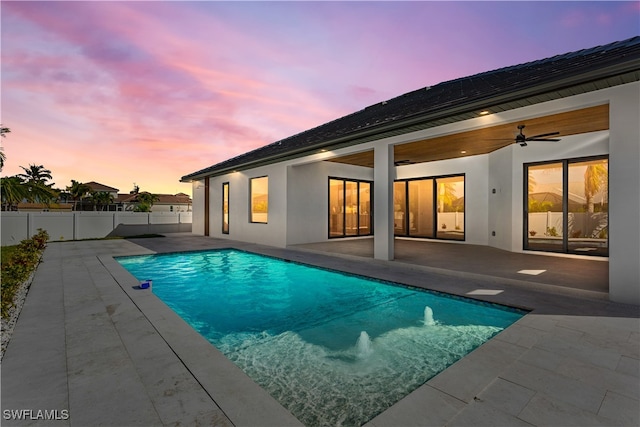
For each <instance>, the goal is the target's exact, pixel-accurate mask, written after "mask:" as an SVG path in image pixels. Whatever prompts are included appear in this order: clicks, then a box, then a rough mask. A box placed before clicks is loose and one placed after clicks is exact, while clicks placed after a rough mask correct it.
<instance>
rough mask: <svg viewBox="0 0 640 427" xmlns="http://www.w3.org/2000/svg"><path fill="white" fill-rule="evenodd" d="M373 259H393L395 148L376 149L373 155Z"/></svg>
mask: <svg viewBox="0 0 640 427" xmlns="http://www.w3.org/2000/svg"><path fill="white" fill-rule="evenodd" d="M373 164H374V167H373V206H374V208H373V209H374V210H373V227H374V228H373V231H374V234H373V242H374V248H373V257H374V258H375V259H381V260H386V261H390V260H392V259H393V249H394V247H393V179H394V178H395V168H394V167H393V146H392V145H388V146H382V147H376V148H375V149H374V155H373Z"/></svg>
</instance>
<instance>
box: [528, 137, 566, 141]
mask: <svg viewBox="0 0 640 427" xmlns="http://www.w3.org/2000/svg"><path fill="white" fill-rule="evenodd" d="M527 141H549V142H558V141H560V140H559V139H552V138H527Z"/></svg>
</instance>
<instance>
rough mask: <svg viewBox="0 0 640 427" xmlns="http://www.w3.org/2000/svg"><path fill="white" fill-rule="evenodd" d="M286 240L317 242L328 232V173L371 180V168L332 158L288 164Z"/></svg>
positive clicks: (327, 234) (338, 176)
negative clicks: (300, 163)
mask: <svg viewBox="0 0 640 427" xmlns="http://www.w3.org/2000/svg"><path fill="white" fill-rule="evenodd" d="M288 169H289V171H288V185H287V191H288V195H287V201H288V215H287V217H288V218H289V221H288V229H287V244H289V245H295V244H300V243H310V242H320V241H323V240H327V239H328V236H329V225H328V217H327V215H328V212H329V177H336V178H349V179H358V180H366V181H373V169H371V168H365V167H361V166H352V165H346V164H342V163H335V162H315V163H308V164H303V165H299V166H289V168H288Z"/></svg>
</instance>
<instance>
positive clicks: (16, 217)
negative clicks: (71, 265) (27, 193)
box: [0, 212, 191, 246]
mask: <svg viewBox="0 0 640 427" xmlns="http://www.w3.org/2000/svg"><path fill="white" fill-rule="evenodd" d="M0 222H1V224H2V246H6V245H15V244H17V243H19V242H20V241H21V240H23V239H26V238H28V237H30V236H32V235H34V234H35V233H37V230H38V229H39V228H42V229H43V230H46V231H47V233H49V238H50V240H51V241H61V240H82V239H95V238H102V237H107V236H123V237H127V236H135V235H140V234H151V233H176V232H190V231H191V212H150V213H145V212H2V213H1V214H0Z"/></svg>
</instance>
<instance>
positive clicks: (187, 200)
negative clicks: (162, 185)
mask: <svg viewBox="0 0 640 427" xmlns="http://www.w3.org/2000/svg"><path fill="white" fill-rule="evenodd" d="M156 196H158V199H159V200H158V201H156V202H154V203H153V207H152V208H151V210H152V211H153V212H191V203H192V201H191V197H189V195H188V194H185V193H178V194H156ZM116 203H117V205H118V210H119V211H132V210H134V209H135V207H136V205H137V204H138V193H130V194H118V197H117V198H116Z"/></svg>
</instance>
